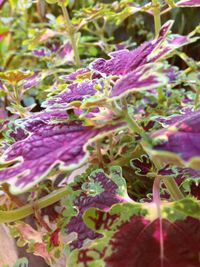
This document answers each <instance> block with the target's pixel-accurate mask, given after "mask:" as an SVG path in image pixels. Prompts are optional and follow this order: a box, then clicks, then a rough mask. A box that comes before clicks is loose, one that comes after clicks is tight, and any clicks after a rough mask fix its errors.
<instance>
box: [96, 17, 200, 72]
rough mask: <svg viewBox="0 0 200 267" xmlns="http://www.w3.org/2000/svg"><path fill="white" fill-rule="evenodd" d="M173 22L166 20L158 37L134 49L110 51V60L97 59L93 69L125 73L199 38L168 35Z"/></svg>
mask: <svg viewBox="0 0 200 267" xmlns="http://www.w3.org/2000/svg"><path fill="white" fill-rule="evenodd" d="M172 24H173V21H168V22H166V23H165V24H164V25H163V26H162V27H161V30H160V32H159V35H158V37H157V38H156V39H154V40H152V41H148V42H145V43H143V44H142V45H140V46H139V47H138V48H136V49H134V50H132V51H129V50H120V51H116V52H112V53H110V54H109V56H110V57H111V58H110V59H109V60H105V59H102V58H100V59H97V60H95V61H94V62H93V63H91V69H92V70H94V71H97V72H99V73H101V74H106V75H125V74H127V73H129V72H131V71H133V70H135V69H136V68H138V67H139V66H142V65H144V64H146V63H148V62H154V61H156V60H161V59H163V57H165V56H167V55H169V53H171V52H172V51H174V50H175V49H177V48H179V47H181V46H183V45H186V44H188V43H191V42H194V41H196V40H197V39H198V38H196V37H194V38H190V37H188V36H182V35H169V36H168V34H169V31H170V29H171V27H172ZM166 36H167V37H166Z"/></svg>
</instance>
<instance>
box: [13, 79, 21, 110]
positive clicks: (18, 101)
mask: <svg viewBox="0 0 200 267" xmlns="http://www.w3.org/2000/svg"><path fill="white" fill-rule="evenodd" d="M13 91H14V98H15V103H16V104H17V105H18V106H21V103H20V97H19V92H18V88H17V85H16V84H15V85H13Z"/></svg>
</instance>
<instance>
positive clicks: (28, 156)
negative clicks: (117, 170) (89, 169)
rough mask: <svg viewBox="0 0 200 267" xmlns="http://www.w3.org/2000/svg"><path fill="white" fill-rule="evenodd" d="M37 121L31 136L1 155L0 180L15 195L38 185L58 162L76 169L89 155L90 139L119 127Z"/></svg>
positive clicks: (60, 165) (74, 122)
mask: <svg viewBox="0 0 200 267" xmlns="http://www.w3.org/2000/svg"><path fill="white" fill-rule="evenodd" d="M35 122H36V126H35V128H34V130H31V133H30V134H29V136H28V137H26V138H25V139H23V138H24V137H23V138H22V140H20V141H17V142H16V143H15V144H13V145H11V146H10V147H9V148H8V149H7V150H6V151H5V153H4V154H3V155H2V157H1V165H2V168H1V170H0V183H8V184H10V190H11V192H12V193H14V194H18V193H22V192H24V191H26V190H28V189H29V188H31V187H32V186H34V185H35V184H37V183H38V182H39V181H41V180H42V179H43V178H44V177H46V176H47V174H49V172H50V170H51V169H52V168H53V167H54V166H56V165H59V167H60V168H61V169H66V170H71V169H73V168H76V167H77V166H79V165H80V164H82V163H83V162H84V160H86V158H87V157H88V152H87V150H86V147H87V144H88V142H89V140H90V139H92V138H95V137H96V136H97V135H98V134H104V133H106V132H108V131H112V130H114V129H115V128H117V127H118V126H120V125H118V126H117V125H115V126H114V125H109V126H104V127H102V128H95V127H93V126H84V125H82V123H81V122H79V121H73V122H64V121H63V122H60V123H59V122H57V123H49V122H47V121H46V122H45V121H44V120H42V121H40V120H36V121H35ZM38 123H39V127H38ZM32 126H33V125H32ZM32 126H31V127H32ZM31 129H32V128H31ZM8 165H10V167H7V166H8Z"/></svg>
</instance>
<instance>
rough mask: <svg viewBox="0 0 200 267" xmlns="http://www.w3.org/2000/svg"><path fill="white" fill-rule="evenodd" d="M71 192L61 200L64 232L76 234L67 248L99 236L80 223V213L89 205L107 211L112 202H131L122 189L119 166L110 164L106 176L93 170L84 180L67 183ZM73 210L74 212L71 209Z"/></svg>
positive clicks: (122, 182)
mask: <svg viewBox="0 0 200 267" xmlns="http://www.w3.org/2000/svg"><path fill="white" fill-rule="evenodd" d="M71 188H72V191H73V193H72V194H71V196H70V199H68V200H67V201H66V202H65V205H66V209H67V210H66V212H65V214H66V216H67V217H68V220H69V223H68V224H67V225H66V226H65V229H66V232H67V234H70V233H73V232H75V233H77V239H76V240H74V241H73V242H72V243H71V244H70V248H71V249H74V248H80V247H82V246H83V245H84V243H86V242H88V241H89V240H93V239H96V238H99V237H100V235H99V234H96V233H94V231H92V230H90V229H88V227H86V225H85V224H84V222H83V219H82V215H83V213H84V211H85V210H87V209H88V208H90V207H96V208H100V209H103V210H107V209H108V208H110V207H111V206H112V205H113V204H115V203H120V202H127V201H131V199H130V198H129V197H128V194H127V191H126V182H125V180H124V178H123V177H122V171H121V168H120V167H112V168H111V169H110V175H107V174H106V173H104V171H103V170H101V169H97V170H95V171H93V172H92V173H91V174H90V175H89V176H88V177H87V179H81V177H80V180H78V181H77V182H75V183H73V184H72V185H71ZM73 209H75V210H76V211H77V212H76V214H75V215H74V214H73V213H72V210H73Z"/></svg>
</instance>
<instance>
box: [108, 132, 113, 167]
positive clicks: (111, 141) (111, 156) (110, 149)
mask: <svg viewBox="0 0 200 267" xmlns="http://www.w3.org/2000/svg"><path fill="white" fill-rule="evenodd" d="M109 152H110V161H111V162H113V160H114V153H113V135H112V133H111V134H109Z"/></svg>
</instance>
